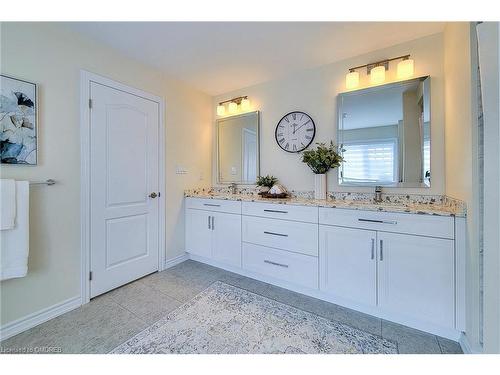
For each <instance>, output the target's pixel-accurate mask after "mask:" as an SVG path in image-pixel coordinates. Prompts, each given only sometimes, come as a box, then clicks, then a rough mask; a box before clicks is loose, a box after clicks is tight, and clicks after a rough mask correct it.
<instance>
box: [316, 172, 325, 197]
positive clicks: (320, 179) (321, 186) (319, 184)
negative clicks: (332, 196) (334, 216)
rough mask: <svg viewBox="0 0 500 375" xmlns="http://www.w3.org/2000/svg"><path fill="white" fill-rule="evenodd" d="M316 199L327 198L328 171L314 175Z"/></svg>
mask: <svg viewBox="0 0 500 375" xmlns="http://www.w3.org/2000/svg"><path fill="white" fill-rule="evenodd" d="M314 199H326V173H324V174H315V175H314Z"/></svg>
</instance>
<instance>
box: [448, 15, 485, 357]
mask: <svg viewBox="0 0 500 375" xmlns="http://www.w3.org/2000/svg"><path fill="white" fill-rule="evenodd" d="M474 48H475V46H474V45H471V32H470V24H469V23H467V22H460V23H448V24H447V25H446V28H445V31H444V67H445V71H446V78H445V110H446V126H445V137H446V144H445V146H446V147H445V151H446V164H445V166H446V194H447V195H449V196H451V197H454V198H458V199H461V200H463V201H465V202H466V203H467V254H466V268H467V269H466V335H467V338H468V340H469V342H470V343H471V345H472V346H473V350H480V347H479V257H478V253H479V251H478V212H477V210H478V203H477V191H478V184H477V181H478V174H477V147H475V146H474V145H475V144H476V145H477V120H476V119H477V112H476V109H475V108H476V107H475V105H477V104H474V103H476V97H477V96H476V95H477V93H476V91H475V87H476V85H477V82H476V80H475V72H473V69H476V67H475V66H474V65H473V64H472V57H473V49H474ZM473 73H474V74H473ZM474 182H476V183H474Z"/></svg>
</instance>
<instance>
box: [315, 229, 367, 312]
mask: <svg viewBox="0 0 500 375" xmlns="http://www.w3.org/2000/svg"><path fill="white" fill-rule="evenodd" d="M319 234H320V236H319V237H320V240H319V263H320V289H321V290H322V291H324V292H327V293H329V294H332V295H334V296H338V297H342V298H345V299H349V300H351V301H354V302H358V303H363V304H366V305H376V303H377V254H376V245H375V241H376V238H377V232H375V231H369V230H362V229H349V228H341V227H330V226H325V225H320V228H319Z"/></svg>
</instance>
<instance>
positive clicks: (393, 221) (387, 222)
mask: <svg viewBox="0 0 500 375" xmlns="http://www.w3.org/2000/svg"><path fill="white" fill-rule="evenodd" d="M358 221H363V222H367V223H377V224H393V225H395V224H397V223H398V222H397V221H395V220H373V219H358Z"/></svg>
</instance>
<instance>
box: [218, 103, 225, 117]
mask: <svg viewBox="0 0 500 375" xmlns="http://www.w3.org/2000/svg"><path fill="white" fill-rule="evenodd" d="M225 113H226V107H224V104H219V105H218V106H217V116H224V114H225Z"/></svg>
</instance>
